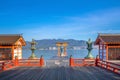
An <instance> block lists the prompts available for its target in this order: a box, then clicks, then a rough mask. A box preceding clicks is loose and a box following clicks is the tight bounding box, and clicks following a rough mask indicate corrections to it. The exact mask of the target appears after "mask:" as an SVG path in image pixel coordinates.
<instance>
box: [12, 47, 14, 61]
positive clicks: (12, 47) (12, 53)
mask: <svg viewBox="0 0 120 80" xmlns="http://www.w3.org/2000/svg"><path fill="white" fill-rule="evenodd" d="M12 60H14V46H12Z"/></svg>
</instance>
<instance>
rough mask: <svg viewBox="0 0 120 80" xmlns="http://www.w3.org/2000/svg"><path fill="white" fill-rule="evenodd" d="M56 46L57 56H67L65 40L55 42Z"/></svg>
mask: <svg viewBox="0 0 120 80" xmlns="http://www.w3.org/2000/svg"><path fill="white" fill-rule="evenodd" d="M56 46H57V47H58V56H67V51H66V50H67V46H68V43H67V42H57V43H56Z"/></svg>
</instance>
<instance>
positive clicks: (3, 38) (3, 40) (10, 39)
mask: <svg viewBox="0 0 120 80" xmlns="http://www.w3.org/2000/svg"><path fill="white" fill-rule="evenodd" d="M20 37H22V36H21V35H18V34H16V35H13V34H8V35H7V34H2V35H0V45H14V44H15V42H16V41H17V40H18V39H19V38H20Z"/></svg>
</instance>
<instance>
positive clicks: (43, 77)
mask: <svg viewBox="0 0 120 80" xmlns="http://www.w3.org/2000/svg"><path fill="white" fill-rule="evenodd" d="M0 80H120V75H118V74H114V73H113V72H110V71H107V70H105V69H102V68H99V67H90V66H88V67H74V68H72V67H44V68H40V67H17V68H13V69H10V70H7V71H4V72H1V73H0Z"/></svg>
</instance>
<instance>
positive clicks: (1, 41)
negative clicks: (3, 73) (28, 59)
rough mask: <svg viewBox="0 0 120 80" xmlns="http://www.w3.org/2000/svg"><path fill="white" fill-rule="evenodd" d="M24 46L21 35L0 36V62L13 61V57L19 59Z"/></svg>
mask: <svg viewBox="0 0 120 80" xmlns="http://www.w3.org/2000/svg"><path fill="white" fill-rule="evenodd" d="M25 45H26V42H25V40H24V38H23V37H22V35H6V34H5V35H4V34H3V35H0V60H13V59H14V58H15V56H17V57H18V58H19V59H21V58H22V46H25Z"/></svg>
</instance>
